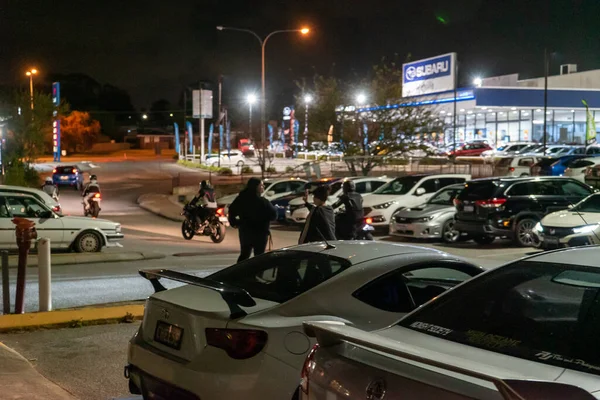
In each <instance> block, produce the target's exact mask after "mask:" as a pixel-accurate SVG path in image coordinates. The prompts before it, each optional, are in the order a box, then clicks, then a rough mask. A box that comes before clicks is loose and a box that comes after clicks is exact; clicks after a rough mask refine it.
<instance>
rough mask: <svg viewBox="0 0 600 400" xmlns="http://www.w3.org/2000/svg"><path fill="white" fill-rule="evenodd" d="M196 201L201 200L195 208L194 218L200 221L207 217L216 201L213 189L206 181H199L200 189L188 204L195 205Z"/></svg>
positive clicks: (214, 207) (212, 210)
mask: <svg viewBox="0 0 600 400" xmlns="http://www.w3.org/2000/svg"><path fill="white" fill-rule="evenodd" d="M198 202H202V204H201V206H200V207H197V208H196V219H197V220H198V223H199V224H200V225H202V223H203V222H204V221H205V220H206V218H208V216H209V215H210V213H211V212H214V211H215V210H216V209H217V201H216V200H215V190H214V189H213V188H212V186H211V185H210V183H209V182H208V181H202V182H200V189H199V190H198V193H197V194H196V196H194V198H193V199H192V201H190V203H189V205H190V206H191V207H195V206H196V205H197V204H198Z"/></svg>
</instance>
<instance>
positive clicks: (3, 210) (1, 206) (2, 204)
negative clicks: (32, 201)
mask: <svg viewBox="0 0 600 400" xmlns="http://www.w3.org/2000/svg"><path fill="white" fill-rule="evenodd" d="M0 218H11V216H10V213H9V212H8V208H7V207H6V201H5V199H4V197H0Z"/></svg>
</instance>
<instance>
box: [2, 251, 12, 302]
mask: <svg viewBox="0 0 600 400" xmlns="http://www.w3.org/2000/svg"><path fill="white" fill-rule="evenodd" d="M9 279H10V278H9V275H8V251H3V252H2V310H3V312H4V314H10V280H9Z"/></svg>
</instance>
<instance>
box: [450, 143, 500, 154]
mask: <svg viewBox="0 0 600 400" xmlns="http://www.w3.org/2000/svg"><path fill="white" fill-rule="evenodd" d="M488 150H492V148H491V147H490V145H489V144H486V143H483V142H470V143H465V144H463V145H462V146H457V147H456V150H449V151H447V152H446V154H447V155H448V156H450V157H475V156H480V155H481V153H483V152H484V151H488Z"/></svg>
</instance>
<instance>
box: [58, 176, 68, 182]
mask: <svg viewBox="0 0 600 400" xmlns="http://www.w3.org/2000/svg"><path fill="white" fill-rule="evenodd" d="M68 179H69V177H68V176H61V177H60V180H61V181H66V180H68Z"/></svg>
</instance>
